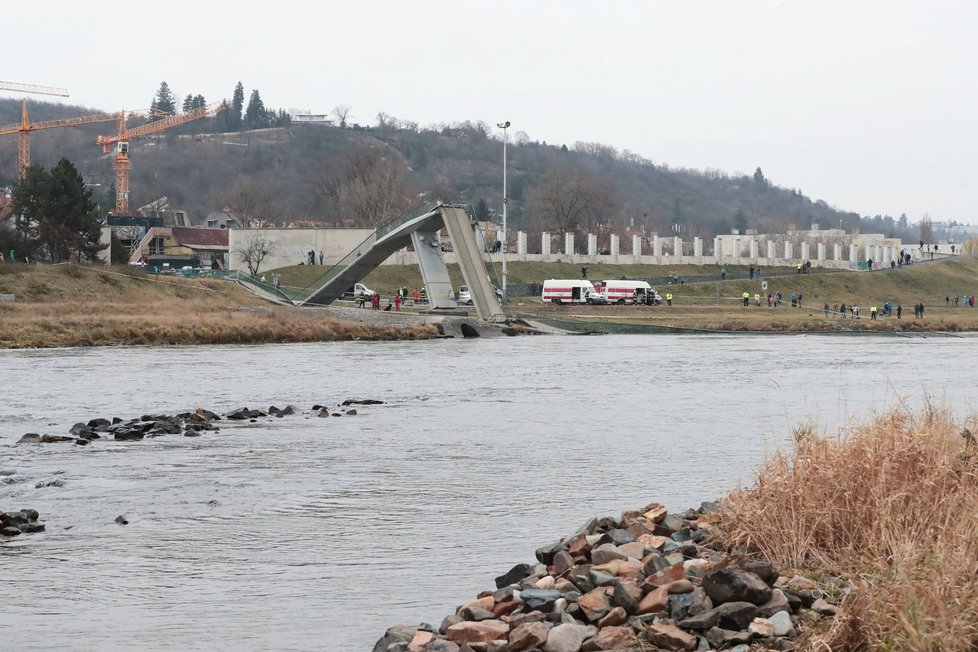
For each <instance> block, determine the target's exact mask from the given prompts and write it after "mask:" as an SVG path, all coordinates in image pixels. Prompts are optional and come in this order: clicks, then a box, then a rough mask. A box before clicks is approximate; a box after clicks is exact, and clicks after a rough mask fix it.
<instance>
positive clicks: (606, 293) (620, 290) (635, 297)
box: [599, 280, 662, 305]
mask: <svg viewBox="0 0 978 652" xmlns="http://www.w3.org/2000/svg"><path fill="white" fill-rule="evenodd" d="M599 287H600V288H601V289H600V292H599V294H600V295H601V296H602V297H603V298H604V299H605V301H607V302H608V303H617V304H618V305H624V304H626V303H643V304H646V305H657V304H659V303H661V302H662V297H661V296H659V295H658V294H657V293H656V291H655V288H654V287H652V286H651V285H649V284H648V283H647V282H645V281H612V280H608V281H603V282H602V283H600V285H599Z"/></svg>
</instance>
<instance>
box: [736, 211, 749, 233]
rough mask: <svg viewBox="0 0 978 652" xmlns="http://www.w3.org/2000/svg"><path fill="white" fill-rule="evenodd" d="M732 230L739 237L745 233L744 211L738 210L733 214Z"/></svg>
mask: <svg viewBox="0 0 978 652" xmlns="http://www.w3.org/2000/svg"><path fill="white" fill-rule="evenodd" d="M733 228H735V229H737V233H740V234H741V235H743V234H744V233H747V213H745V212H744V209H742V208H738V209H737V212H736V213H734V218H733Z"/></svg>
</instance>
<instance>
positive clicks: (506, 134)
mask: <svg viewBox="0 0 978 652" xmlns="http://www.w3.org/2000/svg"><path fill="white" fill-rule="evenodd" d="M509 124H510V123H509V120H507V121H506V122H500V123H498V124H497V125H496V126H497V127H499V128H500V129H502V130H503V237H502V245H503V252H502V253H503V301H504V302H506V303H508V302H509V297H508V295H507V294H506V276H507V275H508V274H509V272H507V271H506V249H507V239H506V204H507V203H508V198H507V197H506V144H507V142H508V141H509V132H507V129H509Z"/></svg>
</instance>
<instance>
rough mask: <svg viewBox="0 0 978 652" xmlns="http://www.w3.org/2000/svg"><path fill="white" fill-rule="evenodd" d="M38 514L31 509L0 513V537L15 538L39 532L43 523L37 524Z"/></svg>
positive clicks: (42, 528)
mask: <svg viewBox="0 0 978 652" xmlns="http://www.w3.org/2000/svg"><path fill="white" fill-rule="evenodd" d="M38 516H39V514H38V513H37V511H36V510H33V509H22V510H20V511H18V512H0V535H3V536H5V537H15V536H17V535H18V534H23V533H25V532H41V531H43V530H44V523H38V522H37V518H38Z"/></svg>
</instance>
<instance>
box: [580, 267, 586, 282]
mask: <svg viewBox="0 0 978 652" xmlns="http://www.w3.org/2000/svg"><path fill="white" fill-rule="evenodd" d="M581 280H584V281H586V280H587V265H581Z"/></svg>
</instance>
